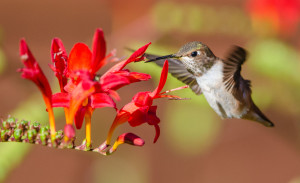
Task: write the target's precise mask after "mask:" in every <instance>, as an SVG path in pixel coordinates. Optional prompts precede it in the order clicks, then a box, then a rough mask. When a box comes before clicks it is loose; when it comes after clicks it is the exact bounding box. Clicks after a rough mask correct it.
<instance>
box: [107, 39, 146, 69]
mask: <svg viewBox="0 0 300 183" xmlns="http://www.w3.org/2000/svg"><path fill="white" fill-rule="evenodd" d="M150 44H151V42H150V43H148V44H146V45H144V46H142V47H141V48H139V49H138V50H137V51H135V52H134V53H133V54H132V55H131V56H130V57H129V58H128V59H127V60H126V61H123V62H121V63H119V64H118V65H116V66H114V67H113V69H111V70H109V71H110V72H112V71H118V70H119V71H120V70H122V69H123V68H124V67H125V66H126V65H127V64H129V63H130V62H137V61H140V60H142V59H143V57H142V56H143V54H144V53H145V52H146V50H147V48H148V46H149V45H150Z"/></svg>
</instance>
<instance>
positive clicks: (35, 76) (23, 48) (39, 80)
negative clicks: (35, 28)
mask: <svg viewBox="0 0 300 183" xmlns="http://www.w3.org/2000/svg"><path fill="white" fill-rule="evenodd" d="M20 56H21V60H22V62H23V64H24V66H25V68H21V69H19V70H18V71H19V72H22V77H23V78H25V79H29V80H31V81H32V82H34V83H35V84H36V85H37V87H38V88H39V89H40V91H41V92H42V95H43V98H44V101H45V104H46V108H47V111H48V114H49V121H50V133H51V140H52V142H53V141H54V140H55V133H56V131H55V119H54V113H53V109H52V102H51V101H52V91H51V88H50V85H49V82H48V80H47V78H46V76H45V75H44V73H43V71H42V70H41V68H40V66H39V64H38V63H37V62H36V60H35V58H34V57H33V55H32V53H31V51H30V50H29V48H28V46H27V44H26V42H25V40H24V39H22V40H21V42H20Z"/></svg>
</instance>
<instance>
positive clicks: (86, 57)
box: [68, 43, 92, 74]
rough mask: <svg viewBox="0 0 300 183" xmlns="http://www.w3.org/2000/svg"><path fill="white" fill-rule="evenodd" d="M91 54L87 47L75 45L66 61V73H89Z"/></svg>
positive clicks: (81, 44)
mask: <svg viewBox="0 0 300 183" xmlns="http://www.w3.org/2000/svg"><path fill="white" fill-rule="evenodd" d="M91 59H92V52H91V51H90V49H89V48H88V46H87V45H85V44H83V43H77V44H75V45H74V47H73V48H72V50H71V53H70V56H69V61H68V72H69V73H70V74H71V73H74V72H76V71H83V72H91V71H92V65H91V64H92V63H91Z"/></svg>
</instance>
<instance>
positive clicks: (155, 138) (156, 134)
mask: <svg viewBox="0 0 300 183" xmlns="http://www.w3.org/2000/svg"><path fill="white" fill-rule="evenodd" d="M154 127H155V137H154V140H153V143H156V141H157V139H158V138H159V136H160V128H159V126H158V125H157V124H155V125H154Z"/></svg>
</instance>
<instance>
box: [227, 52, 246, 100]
mask: <svg viewBox="0 0 300 183" xmlns="http://www.w3.org/2000/svg"><path fill="white" fill-rule="evenodd" d="M246 56H247V52H246V50H245V49H243V48H241V47H238V46H234V47H233V49H232V50H231V51H230V52H229V54H228V56H227V58H226V59H225V60H223V63H224V69H223V73H224V77H223V81H224V83H225V87H226V89H227V91H229V92H231V93H232V94H233V95H234V96H235V97H236V98H237V99H241V98H240V97H243V96H247V95H251V88H250V86H251V84H250V81H249V80H244V79H243V78H242V76H241V69H242V68H241V66H242V64H243V63H244V62H245V61H246Z"/></svg>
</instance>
